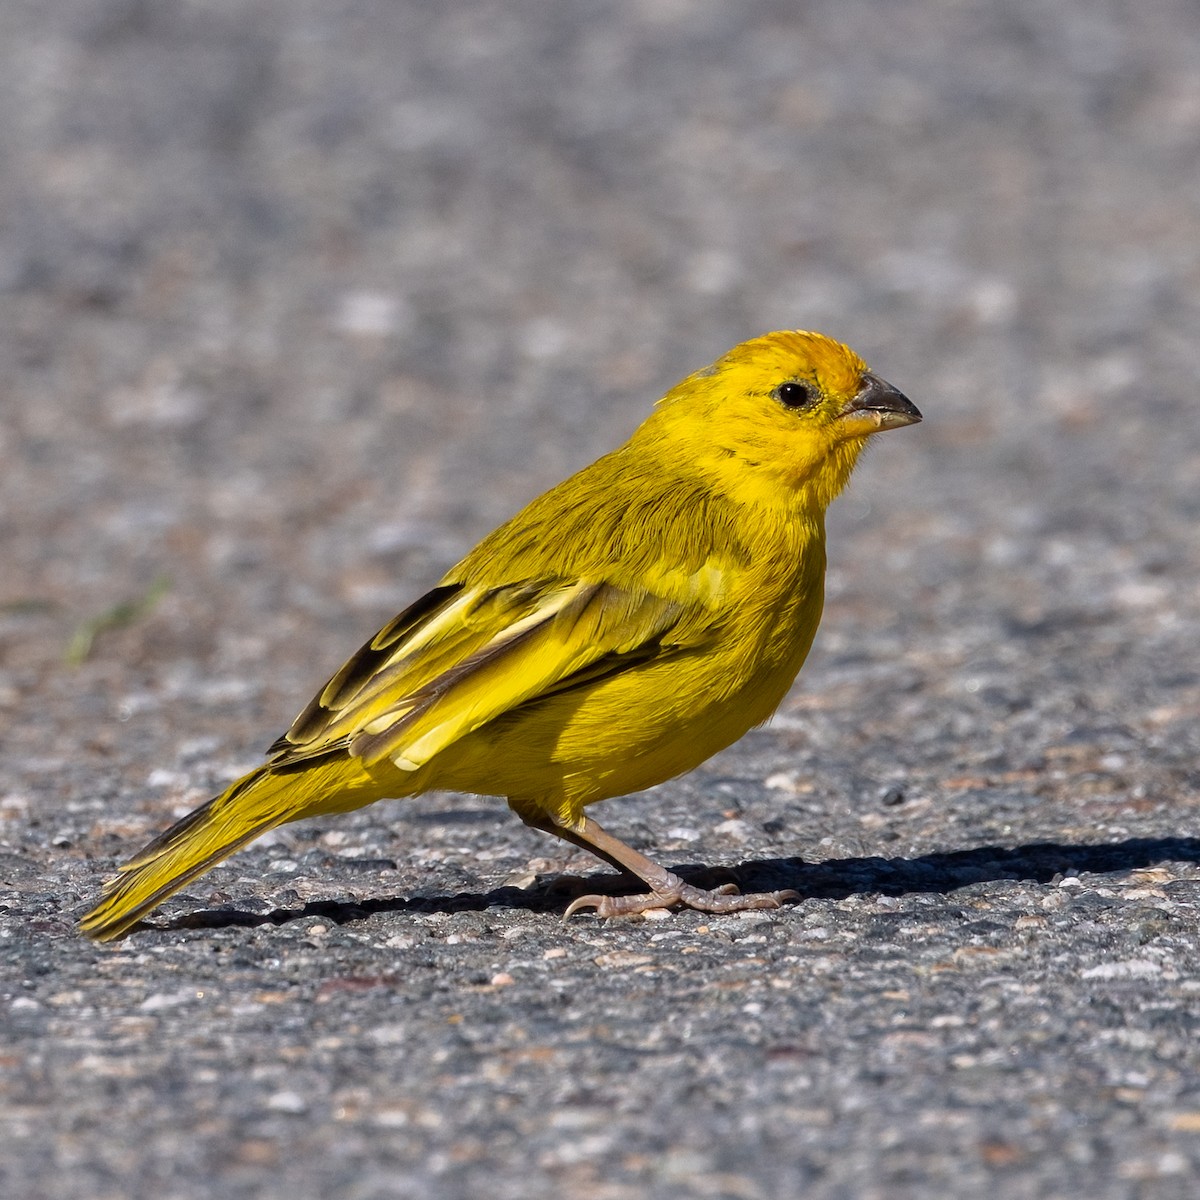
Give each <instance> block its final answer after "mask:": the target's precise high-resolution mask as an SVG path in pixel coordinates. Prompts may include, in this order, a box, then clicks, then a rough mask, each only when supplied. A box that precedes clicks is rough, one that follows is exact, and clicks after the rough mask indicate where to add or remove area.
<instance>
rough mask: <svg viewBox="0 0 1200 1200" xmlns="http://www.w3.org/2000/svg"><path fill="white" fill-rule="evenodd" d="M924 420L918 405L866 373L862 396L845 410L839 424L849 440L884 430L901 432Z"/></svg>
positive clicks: (856, 397)
mask: <svg viewBox="0 0 1200 1200" xmlns="http://www.w3.org/2000/svg"><path fill="white" fill-rule="evenodd" d="M920 419H921V414H920V412H919V411H918V409H917V406H916V405H915V404H914V403H913V402H912V401H911V400H910V399H909V398H908V397H907V396H905V395H904V393H903V392H899V391H897V390H896V389H895V388H894V387H892V385H891V384H890V383H888V382H887V381H886V380H884V379H880V378H879V376H878V375H872V374H871V372H870V371H866V372H864V373H863V377H862V387H860V388H859V389H858V395H856V396H855V397H854V399H853V400H851V401H850V403H849V404H847V405H846V407H845V408H843V409H842V411H841V413H840V414H839V416H838V421H839V422H840V423H841V425H842V426H843V428H844V430H845V432H846V435H847V436H849V437H863V436H865V435H866V434H869V433H878V432H879V431H880V430H881V429H899V428H901V427H902V426H904V425H915V424H916V423H917V422H918V421H919V420H920Z"/></svg>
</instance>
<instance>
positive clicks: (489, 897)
mask: <svg viewBox="0 0 1200 1200" xmlns="http://www.w3.org/2000/svg"><path fill="white" fill-rule="evenodd" d="M1162 862H1185V863H1200V838H1129V839H1127V840H1126V841H1123V842H1100V843H1085V844H1083V845H1069V844H1065V843H1061V842H1033V843H1030V844H1029V845H1026V846H1016V847H1012V848H1005V847H1003V846H980V847H977V848H976V849H974V850H952V851H945V852H941V853H937V854H922V855H920V856H918V857H916V858H877V857H870V858H836V859H828V860H826V861H825V862H821V863H808V862H804V861H803V860H801V859H799V858H757V859H750V860H747V861H746V862H743V863H739V864H738V865H737V866H735V867H732V868H729V869H728V870H724V869H722V870H721V871H720V874H721V876H722V879H723V880H724V879H728V878H729V876H730V875H732V876H733V877H735V878H736V879H737V882H738V884H739V886H740V887H741V889H742V890H743V891H745V892H754V891H773V890H776V889H783V888H792V889H793V890H795V891H796V892H798V893H799V894H800V897H801V900H805V899H818V898H820V899H834V900H840V899H844V898H845V897H847V896H854V895H885V896H903V895H906V894H908V893H913V892H923V893H927V894H928V893H932V894H940V895H946V894H949V893H951V892H954V891H957V890H959V889H960V888H964V887H967V886H969V885H971V884H976V883H991V882H995V881H998V880H1006V879H1008V880H1024V881H1029V882H1033V883H1049V882H1050V881H1052V880H1054V879H1056V878H1059V877H1062V876H1066V875H1071V874H1082V873H1088V874H1094V875H1115V874H1120V873H1122V872H1125V871H1133V870H1137V869H1139V868H1145V867H1152V866H1155V865H1156V864H1158V863H1162ZM674 869H675V870H678V872H679V873H680V874H681V875H683V876H685V877H691V878H697V877H698V876H703V875H704V874H705V873H706V869H705V868H703V867H694V866H693V867H688V866H682V867H677V868H674ZM705 882H707V880H706V881H705ZM582 883H583V886H584V890H586V891H593V892H600V893H607V894H609V895H617V894H622V893H627V892H630V891H638V890H641V889H640V887H639V886H638V884H637V881H636V880H630V879H627V878H626V877H624V876H620V875H615V874H613V873H612V872H598V873H596V874H594V875H589V876H588V877H587V878H586V879H584V880H583V881H582ZM569 899H570V894H569V893H568V892H567V891H566V890H565V889H564V888H563V887H562V886H560V884H559V881H558V879H557V877H555V878H552V879H550V880H548V881H545V882H542V881H539V883H538V884H536V885H535V886H533V887H530V888H518V887H500V888H495V889H493V890H492V891H489V892H460V893H458V894H457V895H453V896H412V897H408V896H387V897H379V898H378V899H368V900H354V901H343V900H314V901H310V902H309V903H308V904H304V905H301V906H299V907H295V908H276V909H272V910H271V911H270V912H264V913H250V912H244V911H239V910H238V909H236V908H218V909H209V910H204V911H200V912H191V913H187V914H184V915H181V916H179V917H176V918H174V919H172V920H169V921H153V922H146V923H145V924H144V928H147V929H160V930H180V929H197V928H204V929H223V928H226V927H232V926H255V925H284V924H287V923H288V922H291V921H297V920H302V919H304V918H306V917H320V918H322V919H324V920H327V921H330V922H332V923H334V924H337V925H342V924H346V923H348V922H352V921H358V920H362V919H364V918H366V917H369V916H373V915H374V914H375V913H400V912H413V913H458V912H479V911H482V910H484V909H489V908H508V909H520V910H522V911H525V912H529V913H555V912H562V911H563V910H564V909H565V907H566V905H567V903H568V902H569Z"/></svg>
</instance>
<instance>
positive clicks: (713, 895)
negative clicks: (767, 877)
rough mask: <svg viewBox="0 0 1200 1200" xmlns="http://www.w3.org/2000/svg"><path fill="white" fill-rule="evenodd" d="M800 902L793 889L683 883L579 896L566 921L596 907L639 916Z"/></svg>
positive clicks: (605, 913) (602, 913) (599, 912)
mask: <svg viewBox="0 0 1200 1200" xmlns="http://www.w3.org/2000/svg"><path fill="white" fill-rule="evenodd" d="M799 899H800V893H799V892H797V891H794V890H793V889H792V888H785V889H783V890H782V891H778V892H750V893H749V894H747V895H742V893H741V892H740V891H738V888H737V885H736V884H732V883H726V884H723V885H722V886H721V887H718V888H712V889H711V890H709V889H705V888H698V887H693V886H692V885H691V884H687V883H683V881H682V880H681V881H680V882H679V884H678V886H676V887H672V888H670V889H667V890H664V891H661V892H645V893H643V894H641V895H637V896H600V895H590V896H577V897H576V898H575V899H574V900H572V901H571V903H570V904H569V905H568V906H567V910H566V912H564V913H563V920H564V921H566V920H567V919H568V918H570V917H572V916H574V914H575V913H577V912H579V911H580V909H584V908H594V909H595V910H596V916H598V917H628V916H636V915H637V914H639V913H645V912H652V911H654V910H655V909H659V908H674V907H675V906H676V905H678V906H680V907H682V908H694V909H698V910H699V911H700V912H709V913H731V912H746V911H747V910H750V909H770V908H779V907H780V906H781V905H782V904H783V903H784V901H786V900H799Z"/></svg>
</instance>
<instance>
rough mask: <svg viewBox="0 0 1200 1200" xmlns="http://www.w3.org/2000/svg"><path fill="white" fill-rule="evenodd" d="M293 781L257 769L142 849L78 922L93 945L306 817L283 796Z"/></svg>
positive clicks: (117, 934) (266, 769)
mask: <svg viewBox="0 0 1200 1200" xmlns="http://www.w3.org/2000/svg"><path fill="white" fill-rule="evenodd" d="M295 783H296V780H295V779H294V778H288V777H283V778H281V777H279V776H278V775H274V774H272V772H271V770H270V768H269V767H260V768H258V769H257V770H255V771H251V772H250V774H249V775H246V776H243V778H241V779H239V780H238V781H237V782H236V783H235V784H233V786H232V787H230V788H228V789H227V790H226V791H224V792H222V793H221V795H219V796H216V797H214V798H213V799H212V800H210V801H209V802H208V803H207V804H204V805H201V807H200V808H198V809H196V810H195V811H194V812H191V813H189V814H188V815H187V816H186V817H184V818H183V819H182V820H180V821H177V822H176V823H175V824H174V825H172V826H171V828H170V829H168V830H167V831H166V832H165V833H162V834H160V835H159V836H158V837H156V838H155V839H154V840H153V841H152V842H150V843H149V844H148V845H146V846H144V847H143V848H142V849H141V850H139V851H138V853H137V854H135V855H134V856H133V858H131V859H130V860H129V861H128V862H127V863H124V864H123V865H122V866H121V867H119V868H118V870H117V874H116V875H115V876H114V877H113V878H112V879H110V880H108V882H107V883H106V884H105V885H104V890H103V893H102V895H101V898H100V901H99V903H97V904H96V906H95V907H94V908H92V910H91V911H90V912H88V913H87V914H86V915H85V916H84V917H83V919H82V920H81V921H80V922H79V929H80V932H82V933H84V934H86V935H87V936H88V937H90V938H92V939H93V940H95V941H97V942H108V941H112V940H113V939H114V938H119V937H120V936H121V935H122V934H124V933H127V932H128V931H129V930H130V929H131V928H133V926H134V925H136V924H137V923H138V921H140V920H141V918H142V917H144V916H145V915H146V914H147V913H148V912H150V910H151V909H153V908H155V907H157V906H158V905H159V904H161V903H162V902H163V901H164V900H165V899H166V898H167V897H168V896H171V895H173V894H174V893H175V892H177V891H179V889H180V888H182V887H185V886H186V885H187V884H189V883H190V882H191V881H192V880H193V879H195V878H196V877H197V876H198V875H202V874H204V872H205V871H207V870H208V869H209V868H210V867H213V866H215V865H216V864H217V863H219V862H220V861H221V860H222V859H224V858H228V857H229V855H231V854H232V853H233V852H234V851H235V850H238V849H240V848H241V847H242V846H244V845H245V844H246V843H247V842H250V841H252V840H253V839H254V838H256V837H258V836H259V835H260V834H263V833H265V832H266V831H267V830H268V829H271V828H274V827H275V826H276V825H282V824H283V823H284V822H286V821H290V820H295V819H296V818H297V817H299V816H305V815H308V814H306V813H305V812H303V811H297V806H296V805H295V804H294V803H285V802H283V793H284V792H285V791H293V790H294V789H295Z"/></svg>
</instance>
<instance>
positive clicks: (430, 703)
mask: <svg viewBox="0 0 1200 1200" xmlns="http://www.w3.org/2000/svg"><path fill="white" fill-rule="evenodd" d="M920 419H921V414H920V413H919V412H918V411H917V409H916V408H915V407H914V406H913V404H912V403H911V402H910V401H909V400H908V399H906V398H905V397H904V396H903V395H901V393H900V392H898V391H897V390H896V389H895V388H894V387H892V386H891V385H890V384H888V383H885V382H884V381H883V380H882V379H880V378H879V377H878V376H876V375H874V374H872V373H871V372H870V371H869V370H868V369H867V366H866V364H865V363H864V362H863V361H862V360H861V359H860V358H859V357H858V356H857V355H856V354H855V353H854V352H853V351H852V350H850V349H849V347H847V346H843V345H841V344H840V343H838V342H835V341H833V340H832V339H830V338H827V337H825V336H823V335H821V334H818V333H808V332H804V331H793V330H787V331H783V332H777V333H768V334H765V335H764V336H762V337H758V338H754V339H752V340H751V341H748V342H744V343H742V344H741V345H739V346H735V347H734V348H733V349H732V350H730V351H729V353H727V354H726V355H724V356H723V357H722V358H719V359H718V360H717V361H716V362H715V363H713V364H712V365H711V366H709V367H705V368H704V369H703V370H701V371H697V372H696V373H695V374H694V375H690V376H688V377H687V378H686V379H684V380H683V381H682V382H681V383H679V384H678V385H677V386H675V387H674V388H672V389H671V390H670V391H669V392H668V393H667V394H666V395H665V396H664V397H663V398H662V399H661V400H660V401H659V402H658V404H657V405H656V406H655V408H654V410H653V412H652V413H651V414H650V416H649V417H647V418H646V420H645V421H644V422H643V423H642V425H641V426H640V427H639V428H638V429H637V430H636V431H635V432H634V434H633V436H632V437H631V438H630V439H629V441H627V442H626V443H625V444H624V445H623V446H621V447H620V448H619V449H617V450H614V451H612V452H611V453H610V454H606V455H604V456H603V457H602V458H600V459H598V460H597V461H596V462H594V463H592V464H591V466H588V467H585V468H584V469H583V470H581V471H579V472H578V473H577V474H575V475H573V476H571V478H569V479H567V480H566V481H565V482H563V483H561V484H559V485H558V486H557V487H555V488H552V489H551V490H550V491H548V492H546V493H545V495H543V496H541V497H539V498H538V499H536V500H534V501H533V502H532V503H530V504H529V505H528V506H527V507H526V508H525V509H523V510H522V511H521V512H519V513H518V514H517V515H516V516H515V517H513V518H512V519H511V520H509V521H508V522H507V523H506V524H504V525H501V526H500V528H499V529H497V530H496V531H495V532H494V533H492V534H490V535H489V536H488V537H485V538H484V539H483V541H481V542H480V543H479V545H478V546H476V547H475V549H474V550H472V551H471V553H470V554H468V555H467V556H466V558H464V559H463V560H462V561H461V562H460V563H459V564H458V565H457V566H455V567H453V568H451V570H450V571H448V572H447V573H446V575H445V576H444V578H443V579H442V581H441V582H440V583H439V584H438V585H437V586H436V587H435V588H434V589H433V590H432V591H431V592H429V593H428V594H427V595H425V596H423V597H422V598H421V599H420V600H418V601H417V602H416V603H415V604H413V605H412V606H411V607H409V608H407V609H405V611H404V612H402V613H401V614H400V615H399V616H397V617H396V618H395V619H394V620H392V621H391V622H389V623H388V624H387V625H385V626H384V627H383V629H381V630H380V631H379V632H378V633H377V634H376V635H375V636H374V637H373V638H371V639H370V641H368V642H367V643H366V644H365V645H364V646H363V647H362V649H360V650H359V651H358V652H357V653H356V654H355V655H354V656H353V657H352V658H351V659H350V660H349V662H347V663H346V664H345V665H344V666H343V667H342V668H341V670H339V671H338V672H337V673H336V674H335V675H334V676H333V678H332V679H330V681H329V682H328V683H327V684H326V685H325V686H324V687H323V688H322V689H321V690H320V691H319V692H318V693H317V695H316V697H315V698H314V699H313V700H312V701H311V702H310V703H309V705H308V706H307V707H306V708H305V709H304V711H303V712H302V713H301V714H300V715H299V716H298V717H297V718H296V720H295V722H294V723H293V724H292V727H291V728H290V729H289V730H288V731H287V733H285V734H284V735H283V736H282V737H281V738H279V740H278V741H276V742H275V743H274V745H273V746H271V748H270V750H269V751H268V753H267V759H266V762H265V763H264V764H263V765H262V766H260V767H258V768H256V769H255V770H253V771H251V772H250V773H249V774H248V775H246V776H244V777H243V778H241V779H239V780H238V781H237V782H236V783H234V784H233V785H232V786H231V787H229V788H228V789H227V790H226V791H224V792H222V793H221V795H219V796H217V797H215V798H214V799H212V800H210V801H209V802H208V803H207V804H205V805H203V806H202V807H200V808H198V809H196V810H195V811H194V812H193V813H191V814H190V815H188V816H186V817H184V818H183V819H182V820H181V821H179V822H178V823H176V824H175V825H173V826H172V827H171V828H170V829H168V830H167V831H166V832H165V833H163V834H162V835H161V836H159V837H157V838H155V839H154V841H152V842H151V843H150V844H149V845H147V846H146V847H145V848H144V849H142V850H141V851H139V852H138V853H137V854H136V855H134V857H133V858H131V859H130V860H129V861H128V862H127V863H125V864H124V865H123V866H121V867H120V868H119V870H118V872H117V874H116V876H115V877H114V878H113V879H111V880H109V881H108V883H107V884H106V885H105V888H104V891H103V894H102V896H101V898H100V900H99V902H98V903H97V904H96V906H95V907H94V908H93V909H92V910H91V911H90V912H89V913H88V914H87V915H86V916H85V917H84V918H83V919H82V921H81V923H80V928H81V930H82V931H83V932H84V933H85V934H87V935H88V936H89V937H92V938H95V939H97V940H99V941H107V940H109V939H112V938H116V937H119V936H121V935H122V934H124V933H125V932H127V931H128V930H129V929H130V928H131V927H132V926H134V925H135V924H136V923H137V922H138V920H139V919H140V918H141V917H143V916H145V915H146V914H147V913H148V912H150V911H151V910H152V909H153V908H155V907H156V906H157V905H158V904H160V903H161V902H162V901H163V900H165V899H166V898H167V897H168V896H170V895H171V894H172V893H173V892H175V891H177V890H178V889H179V888H182V887H184V886H185V885H186V884H187V883H189V882H190V881H191V880H193V879H195V878H196V877H197V876H198V875H201V874H202V873H203V872H205V871H207V870H208V869H209V868H210V867H212V866H213V865H214V864H216V863H218V862H220V861H221V860H222V859H224V858H225V857H226V856H227V855H229V854H232V853H233V852H234V851H235V850H237V849H238V848H239V847H241V846H244V845H245V844H246V843H247V842H249V841H251V840H253V839H254V838H256V837H258V836H259V835H260V834H262V833H264V832H265V831H266V830H268V829H272V828H274V827H275V826H278V825H281V824H284V823H285V822H288V821H296V820H300V819H301V818H303V817H314V816H328V815H329V814H332V813H339V812H346V811H349V810H351V809H355V808H359V807H361V806H363V805H366V804H370V803H372V802H373V801H375V800H379V799H382V798H384V797H413V796H419V795H421V794H422V793H424V792H428V791H431V790H433V789H448V790H452V791H461V792H474V793H480V794H484V795H495V796H503V797H505V798H507V800H508V804H509V806H510V807H511V808H512V809H513V810H514V811H515V812H516V814H517V815H518V816H519V817H520V818H521V819H522V820H523V821H524V822H525V823H526V824H528V825H531V826H533V827H534V828H536V829H541V830H544V831H545V832H547V833H551V834H554V835H555V836H557V837H560V838H563V839H565V840H566V841H568V842H571V843H573V844H574V845H576V846H581V847H583V848H585V849H587V850H590V851H591V852H592V853H593V854H595V855H597V856H598V857H599V858H601V859H603V860H605V861H606V862H608V863H610V864H612V865H613V866H615V867H617V868H618V869H619V870H621V871H623V872H626V873H628V874H630V875H633V876H636V877H637V878H638V879H640V880H641V881H642V883H643V884H644V885H645V888H646V889H647V890H646V891H645V892H644V893H642V894H639V895H623V896H609V895H589V896H580V897H579V898H578V899H576V900H575V901H574V903H573V904H571V905H570V906H569V908H568V909H567V915H570V914H571V913H572V912H575V911H577V910H578V909H580V908H583V907H592V908H594V909H595V910H596V912H597V913H598V915H600V916H602V917H609V916H615V915H620V914H626V913H638V912H644V911H646V910H649V909H655V908H667V907H671V906H676V905H684V906H687V907H691V908H696V909H701V910H703V911H705V912H714V913H724V912H733V911H737V910H741V909H748V908H764V909H765V908H777V907H779V905H780V903H781V902H782V901H783V900H786V899H791V898H794V897H795V893H793V892H786V891H785V892H766V893H758V894H752V895H743V894H741V893H739V892H738V891H737V889H736V888H735V887H733V886H731V885H726V886H724V887H720V888H715V889H712V890H707V889H703V888H700V887H697V886H693V885H691V884H688V883H686V882H684V880H683V879H681V878H680V877H679V876H677V875H676V874H674V873H673V872H671V871H668V870H667V869H666V868H664V867H662V866H659V865H658V864H657V863H655V862H653V861H652V860H651V859H649V858H646V857H645V856H644V855H642V854H640V853H638V852H637V851H636V850H634V849H633V848H632V847H630V846H627V845H626V844H625V843H624V842H622V841H620V840H618V839H617V838H616V837H614V836H613V835H612V834H610V833H608V832H607V831H606V830H605V829H603V828H602V827H601V826H600V825H599V824H598V823H597V822H596V821H595V820H594V819H593V818H592V817H590V816H588V815H587V813H586V811H585V810H586V808H587V807H588V806H589V805H591V804H594V803H595V802H596V801H598V800H605V799H608V798H609V797H612V796H618V795H625V794H627V793H631V792H637V791H641V790H642V789H643V788H648V787H651V786H652V785H654V784H657V783H662V782H663V781H664V780H667V779H670V778H672V777H673V776H676V775H679V774H680V773H682V772H684V771H688V770H691V769H692V768H693V767H695V766H697V765H698V764H699V763H701V762H703V761H704V760H705V759H707V758H708V757H709V756H710V755H712V754H714V753H715V752H716V751H717V750H720V749H722V748H723V747H725V746H728V745H729V744H730V743H732V742H734V741H735V740H736V739H738V738H739V737H741V736H742V734H744V733H745V732H746V731H747V730H748V729H750V728H752V727H753V726H755V725H758V724H760V723H761V722H763V721H765V720H766V719H767V718H768V717H769V716H770V715H771V713H772V712H773V711H774V709H775V707H776V706H777V705H778V704H779V702H780V701H781V700H782V699H783V697H784V695H785V693H786V692H787V690H788V688H789V687H790V686H791V684H792V681H793V680H794V679H795V677H796V674H797V672H798V671H799V670H800V667H801V665H802V664H803V662H804V659H805V656H806V655H807V653H808V650H809V647H810V646H811V644H812V640H813V635H814V634H815V633H816V629H817V625H818V623H819V621H820V618H821V608H822V603H823V595H824V574H825V522H824V516H825V509H826V507H827V505H828V504H829V503H830V501H832V500H833V498H834V497H835V496H837V494H838V493H839V492H840V491H841V490H842V489H843V488H844V487H845V485H846V483H847V481H848V480H849V477H850V472H851V470H852V469H853V467H854V464H855V462H856V460H857V459H858V456H859V453H860V452H861V451H862V448H863V446H864V445H865V444H866V442H867V439H868V438H869V437H871V436H872V435H873V434H875V433H878V432H879V431H881V430H885V429H896V428H898V427H900V426H904V425H911V424H913V423H914V422H917V421H919V420H920Z"/></svg>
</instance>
